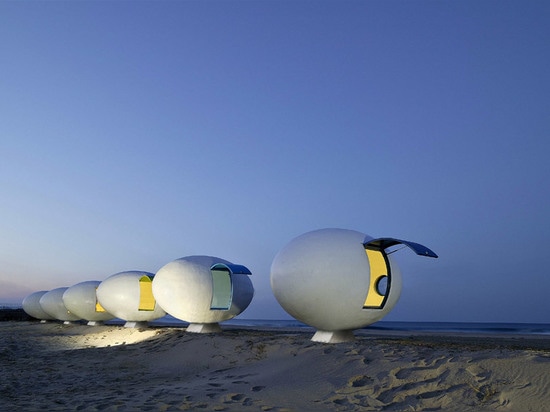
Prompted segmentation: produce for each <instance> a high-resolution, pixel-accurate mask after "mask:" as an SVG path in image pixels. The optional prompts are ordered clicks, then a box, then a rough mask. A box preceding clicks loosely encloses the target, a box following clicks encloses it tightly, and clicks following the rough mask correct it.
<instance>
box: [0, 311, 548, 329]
mask: <svg viewBox="0 0 550 412" xmlns="http://www.w3.org/2000/svg"><path fill="white" fill-rule="evenodd" d="M2 309H22V306H21V305H17V304H10V303H5V304H2V303H0V310H2ZM124 322H125V321H124V320H122V319H117V318H116V319H113V320H110V321H107V322H105V323H106V324H113V325H117V324H123V323H124ZM149 323H150V324H151V325H153V326H171V327H179V326H181V327H185V326H186V325H188V323H187V322H184V321H182V320H179V319H176V318H174V317H173V316H171V315H166V316H164V317H162V318H160V319H156V320H154V321H151V322H149ZM222 325H228V326H237V327H238V326H243V327H269V328H281V329H285V328H286V329H287V328H303V329H311V330H312V331H313V330H314V328H313V327H311V326H308V325H306V324H304V323H302V322H300V321H298V320H295V319H245V318H233V319H230V320H227V321H225V322H222ZM361 329H368V330H380V331H401V332H403V331H405V332H436V333H437V332H453V333H489V334H496V335H498V334H502V335H550V323H521V322H429V321H418V322H414V321H384V320H383V321H378V322H375V323H373V324H371V325H368V326H366V327H364V328H361Z"/></svg>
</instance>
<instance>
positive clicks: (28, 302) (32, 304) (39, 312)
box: [23, 290, 55, 320]
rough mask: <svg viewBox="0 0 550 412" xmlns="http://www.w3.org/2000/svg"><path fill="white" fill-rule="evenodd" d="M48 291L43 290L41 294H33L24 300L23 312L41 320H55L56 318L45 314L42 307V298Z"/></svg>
mask: <svg viewBox="0 0 550 412" xmlns="http://www.w3.org/2000/svg"><path fill="white" fill-rule="evenodd" d="M47 292H48V291H47V290H41V291H39V292H34V293H31V294H30V295H28V296H26V297H25V299H23V310H24V311H25V313H27V315H29V316H32V317H33V318H36V319H40V320H54V319H55V317H53V316H51V315H49V314H48V313H46V312H44V309H42V306H41V305H40V298H41V297H42V296H44V295H45V294H46V293H47Z"/></svg>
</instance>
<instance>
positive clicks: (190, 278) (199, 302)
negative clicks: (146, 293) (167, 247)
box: [153, 256, 254, 324]
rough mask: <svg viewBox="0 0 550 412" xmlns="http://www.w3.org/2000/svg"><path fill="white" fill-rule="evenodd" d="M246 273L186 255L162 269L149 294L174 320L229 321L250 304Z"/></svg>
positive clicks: (251, 289)
mask: <svg viewBox="0 0 550 412" xmlns="http://www.w3.org/2000/svg"><path fill="white" fill-rule="evenodd" d="M250 274H251V273H250V271H249V270H248V269H247V268H246V267H245V266H242V265H236V264H233V263H231V262H229V261H227V260H225V259H221V258H218V257H214V256H187V257H183V258H180V259H176V260H174V261H172V262H170V263H168V264H166V265H165V266H163V267H162V268H161V269H159V271H158V272H157V274H156V275H155V279H154V280H153V294H154V295H155V298H156V299H157V301H158V303H159V304H160V305H161V306H162V308H163V309H164V310H165V311H166V312H167V313H169V314H170V315H172V316H173V317H175V318H177V319H181V320H184V321H187V322H190V323H193V324H212V323H218V322H222V321H225V320H228V319H232V318H234V317H235V316H237V315H239V314H240V313H242V312H243V311H244V310H245V309H246V308H247V307H248V305H249V304H250V302H251V301H252V298H253V296H254V287H253V286H252V282H251V280H250Z"/></svg>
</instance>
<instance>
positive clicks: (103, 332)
mask: <svg viewBox="0 0 550 412" xmlns="http://www.w3.org/2000/svg"><path fill="white" fill-rule="evenodd" d="M87 329H88V330H89V332H88V330H87ZM159 333H161V332H160V331H159V330H158V329H153V328H151V329H138V328H124V327H120V326H115V327H113V326H100V327H99V330H97V329H96V327H94V326H77V327H74V329H73V328H71V329H70V330H67V331H66V332H65V333H60V334H59V336H58V337H53V336H51V335H50V336H49V337H48V339H49V340H50V341H51V340H52V338H54V339H53V341H54V344H53V349H58V350H66V349H86V348H105V347H111V346H120V345H130V344H135V343H139V342H143V341H145V340H147V339H150V338H152V337H154V336H156V335H158V334H159Z"/></svg>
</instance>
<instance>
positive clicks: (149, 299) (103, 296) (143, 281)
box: [96, 270, 166, 322]
mask: <svg viewBox="0 0 550 412" xmlns="http://www.w3.org/2000/svg"><path fill="white" fill-rule="evenodd" d="M153 278H154V275H153V274H152V273H149V272H143V271H137V270H133V271H127V272H120V273H116V274H114V275H112V276H109V277H108V278H107V279H105V280H104V281H103V282H101V283H100V284H99V286H98V288H97V291H96V294H97V300H98V301H99V303H100V304H101V306H103V308H105V310H106V311H107V312H109V313H111V314H113V315H114V316H116V317H117V318H120V319H123V320H125V321H127V322H148V321H152V320H155V319H158V318H161V317H163V316H165V315H166V312H165V311H164V310H163V309H162V308H161V307H160V305H159V304H158V303H157V302H156V299H155V298H154V296H153V291H152V280H153Z"/></svg>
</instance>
